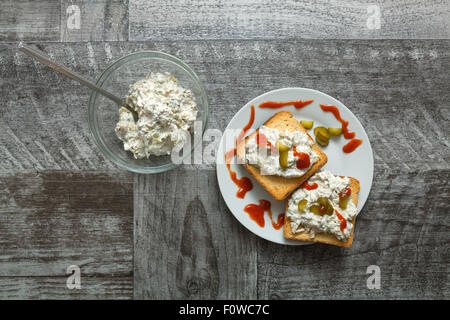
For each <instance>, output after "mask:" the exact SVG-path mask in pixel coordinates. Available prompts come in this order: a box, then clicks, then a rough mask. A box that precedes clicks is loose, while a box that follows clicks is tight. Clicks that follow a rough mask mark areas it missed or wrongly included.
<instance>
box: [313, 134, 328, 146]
mask: <svg viewBox="0 0 450 320" xmlns="http://www.w3.org/2000/svg"><path fill="white" fill-rule="evenodd" d="M316 142H317V143H318V144H319V145H320V146H322V147H326V146H327V145H328V142H329V141H328V140H322V139H320V138H319V137H318V136H316Z"/></svg>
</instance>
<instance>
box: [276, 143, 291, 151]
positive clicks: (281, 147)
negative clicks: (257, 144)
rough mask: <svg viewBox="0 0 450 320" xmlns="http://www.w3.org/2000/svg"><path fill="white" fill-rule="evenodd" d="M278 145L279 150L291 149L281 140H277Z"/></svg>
mask: <svg viewBox="0 0 450 320" xmlns="http://www.w3.org/2000/svg"><path fill="white" fill-rule="evenodd" d="M277 146H278V151H279V152H284V151H289V149H290V148H289V147H288V146H286V145H284V144H282V143H281V142H277Z"/></svg>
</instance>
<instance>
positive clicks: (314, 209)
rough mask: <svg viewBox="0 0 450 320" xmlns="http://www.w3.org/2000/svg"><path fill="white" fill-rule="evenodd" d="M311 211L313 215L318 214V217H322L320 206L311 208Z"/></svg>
mask: <svg viewBox="0 0 450 320" xmlns="http://www.w3.org/2000/svg"><path fill="white" fill-rule="evenodd" d="M309 211H311V212H312V213H315V214H318V215H320V216H321V215H322V214H321V213H320V206H318V205H312V206H311V207H309Z"/></svg>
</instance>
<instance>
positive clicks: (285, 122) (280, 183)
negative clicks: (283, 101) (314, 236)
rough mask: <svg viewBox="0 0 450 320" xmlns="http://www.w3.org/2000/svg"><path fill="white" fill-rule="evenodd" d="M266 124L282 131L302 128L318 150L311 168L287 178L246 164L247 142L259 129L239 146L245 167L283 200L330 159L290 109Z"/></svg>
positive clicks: (272, 194) (275, 196) (238, 150)
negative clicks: (301, 173)
mask: <svg viewBox="0 0 450 320" xmlns="http://www.w3.org/2000/svg"><path fill="white" fill-rule="evenodd" d="M264 126H266V127H269V128H274V129H278V130H281V131H291V132H294V131H298V130H301V131H303V132H305V133H306V134H307V135H308V137H309V138H310V139H311V140H312V141H313V145H312V149H313V150H314V151H315V152H316V154H317V155H318V157H319V159H318V160H317V162H315V163H314V164H313V165H312V166H311V168H309V170H308V171H307V172H306V173H305V174H304V175H303V176H301V177H295V178H287V177H282V176H275V175H262V174H261V173H260V170H259V168H257V167H255V166H253V165H250V164H246V163H245V161H244V159H243V154H244V151H245V143H246V142H247V140H248V139H252V138H253V139H254V137H255V135H256V134H258V130H257V131H256V132H254V133H253V134H251V135H250V136H248V137H247V138H245V139H244V140H243V141H241V142H240V143H239V145H238V146H237V156H238V158H239V160H240V162H241V163H242V164H243V165H244V167H245V168H246V169H247V170H248V172H250V174H251V175H252V176H253V177H254V178H255V179H256V181H258V182H259V183H260V184H261V185H262V186H263V187H264V189H266V190H267V192H269V193H270V195H271V196H272V197H273V198H274V199H275V200H283V199H285V198H287V197H288V196H289V194H291V193H292V192H293V191H294V190H295V189H297V188H298V187H299V186H300V185H301V184H302V183H303V182H305V181H306V180H308V178H309V177H310V176H312V175H313V174H314V173H316V172H317V171H318V170H319V169H320V168H322V167H323V166H324V165H325V164H326V163H327V161H328V158H327V155H326V154H325V153H324V152H323V151H322V150H321V149H320V148H319V146H318V145H317V144H316V143H315V142H314V140H313V139H312V138H311V136H310V135H309V134H308V132H307V131H306V130H305V128H303V126H302V125H301V124H300V122H299V121H298V120H296V119H295V118H294V117H293V116H292V113H290V112H289V111H280V112H278V113H276V114H274V115H273V116H272V117H271V118H270V119H269V120H267V121H266V122H265V123H264Z"/></svg>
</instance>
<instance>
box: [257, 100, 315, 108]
mask: <svg viewBox="0 0 450 320" xmlns="http://www.w3.org/2000/svg"><path fill="white" fill-rule="evenodd" d="M312 102H314V100H307V101H302V100H297V101H287V102H274V101H266V102H263V103H261V104H260V105H259V107H260V108H270V109H278V108H282V107H285V106H290V105H293V106H294V107H295V109H301V108H303V107H306V106H307V105H308V104H310V103H312Z"/></svg>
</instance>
